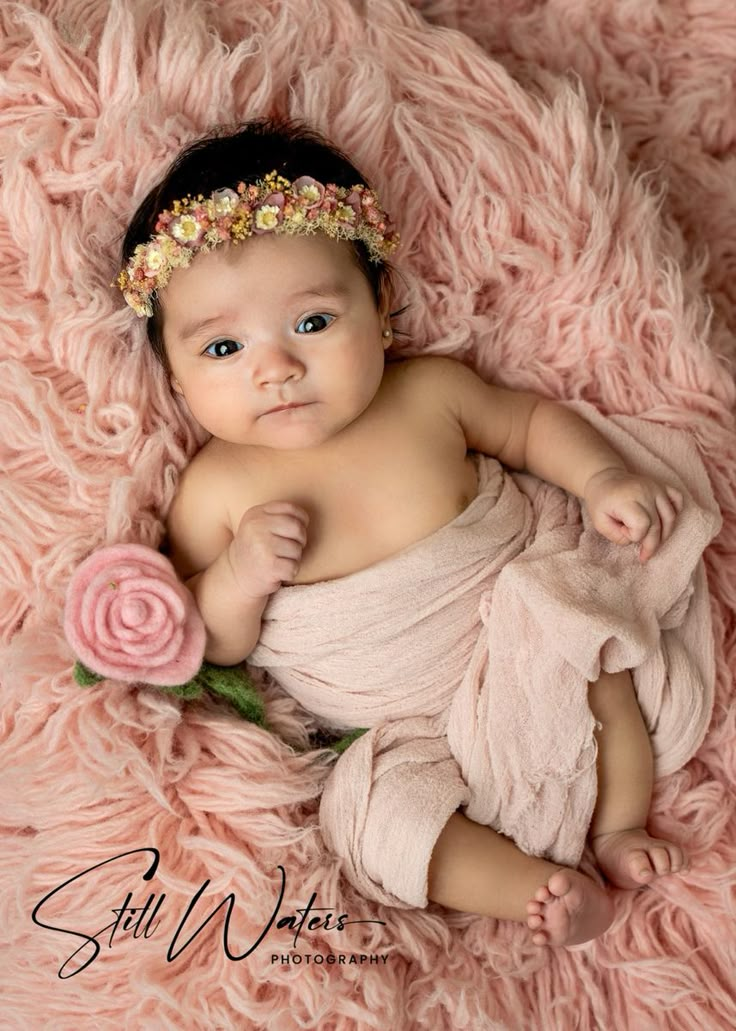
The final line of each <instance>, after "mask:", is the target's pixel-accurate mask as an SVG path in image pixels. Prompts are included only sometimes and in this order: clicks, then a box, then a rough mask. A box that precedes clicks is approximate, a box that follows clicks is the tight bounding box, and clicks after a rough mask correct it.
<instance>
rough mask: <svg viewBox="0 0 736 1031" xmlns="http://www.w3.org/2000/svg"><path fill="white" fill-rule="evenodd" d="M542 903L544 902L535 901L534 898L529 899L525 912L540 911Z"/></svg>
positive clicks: (535, 912) (533, 912)
mask: <svg viewBox="0 0 736 1031" xmlns="http://www.w3.org/2000/svg"><path fill="white" fill-rule="evenodd" d="M543 905H544V903H542V902H537V901H536V900H535V899H529V901H528V902H527V904H526V911H527V913H530V914H533V915H536V914H537V913H541V912H542V908H543Z"/></svg>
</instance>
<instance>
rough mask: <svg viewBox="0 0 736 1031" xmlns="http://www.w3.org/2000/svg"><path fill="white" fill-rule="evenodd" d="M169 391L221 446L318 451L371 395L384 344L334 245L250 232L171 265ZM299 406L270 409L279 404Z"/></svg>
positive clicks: (342, 244) (354, 276)
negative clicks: (224, 443)
mask: <svg viewBox="0 0 736 1031" xmlns="http://www.w3.org/2000/svg"><path fill="white" fill-rule="evenodd" d="M161 306H162V308H163V316H164V341H165V344H166V352H167V355H168V358H169V363H170V365H171V372H172V376H171V382H172V385H173V388H174V390H176V391H177V392H178V393H179V394H181V395H182V396H183V397H184V399H185V400H186V403H187V405H188V406H189V409H190V411H191V413H192V415H193V416H194V418H195V419H196V420H197V421H198V422H199V424H200V425H201V426H202V427H204V429H205V430H207V431H209V432H210V433H212V434H213V435H214V436H215V437H219V438H220V439H221V440H225V441H229V442H231V443H233V444H246V445H250V446H256V447H268V448H278V449H279V450H286V451H291V450H299V449H301V448H306V447H314V446H315V445H318V444H321V443H324V442H325V441H326V440H328V439H330V438H331V437H334V436H335V435H336V434H337V433H339V432H340V431H341V430H342V429H344V428H345V427H346V426H348V425H349V424H350V423H351V422H353V421H354V420H355V419H357V418H358V416H360V415H361V414H362V413H363V412H364V411H365V409H366V408H367V407H368V406H369V405H370V403H371V401H372V400H373V398H374V397H375V395H376V392H377V390H378V387H379V384H380V382H381V379H382V376H383V368H384V349H385V348H386V347H387V346H388V343H389V341H390V338H384V337H383V335H382V331H383V330H384V329H387V328H388V327H389V320H388V315H387V312H386V311H384V310H383V306H382V310H381V311H379V310H378V309H377V306H376V302H375V298H374V295H373V292H372V290H371V287H370V284H369V283H368V280H367V279H366V278H365V276H364V275H363V273H362V272H361V271H360V269H359V268H358V266H357V264H356V263H355V259H354V257H353V251H352V247H351V245H350V244H349V243H347V242H346V241H338V240H332V239H330V238H329V237H327V236H324V235H322V234H320V233H316V234H315V235H314V236H279V237H277V236H254V237H250V238H249V239H248V240H246V241H244V242H242V243H240V244H237V245H235V244H230V243H226V244H224V245H222V246H221V247H218V248H217V249H216V250H214V251H209V252H207V253H200V254H197V255H196V256H195V257H194V260H193V261H192V264H191V265H190V266H189V268H185V269H177V270H176V271H175V272H174V273H173V275H172V277H171V280H170V282H169V284H168V285H167V286H166V287H165V289H164V290H162V291H161ZM292 402H294V403H297V404H299V405H301V407H298V408H290V409H286V410H283V411H279V412H275V411H273V409H274V408H276V407H277V406H279V405H286V404H290V403H292Z"/></svg>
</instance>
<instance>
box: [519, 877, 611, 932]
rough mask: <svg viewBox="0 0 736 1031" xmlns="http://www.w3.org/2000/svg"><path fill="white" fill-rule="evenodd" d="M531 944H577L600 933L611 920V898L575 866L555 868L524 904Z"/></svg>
mask: <svg viewBox="0 0 736 1031" xmlns="http://www.w3.org/2000/svg"><path fill="white" fill-rule="evenodd" d="M526 911H527V913H528V914H529V915H528V916H527V918H526V922H527V925H528V926H529V928H530V929H531V930H532V931H534V932H535V934H534V936H533V937H532V941H533V942H534V944H535V945H578V944H579V943H580V942H587V941H589V940H590V939H591V938H597V937H598V935H599V934H603V932H604V931H605V930H606V928H607V927H608V926H609V925H610V923H611V921H612V920H613V902H612V901H611V899H610V897H609V896H608V894H607V892H606V891H604V889H603V888H601V887H600V886H599V885H597V884H596V883H595V881H593V880H591V879H590V877H586V876H585V874H583V873H580V871H579V870H570V869H567V868H564V869H560V870H556V871H555V872H554V873H553V874H552V876H551V877H550V879H549V880H548V881H547V884H546V886H545V885H543V886H542V887H541V888H538V889H537V891H536V892H535V895H534V898H533V899H530V900H529V902H527V904H526Z"/></svg>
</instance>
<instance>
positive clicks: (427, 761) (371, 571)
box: [248, 402, 721, 908]
mask: <svg viewBox="0 0 736 1031" xmlns="http://www.w3.org/2000/svg"><path fill="white" fill-rule="evenodd" d="M568 407H570V408H572V409H573V410H574V411H577V412H578V414H580V415H582V416H583V417H584V418H586V419H587V420H588V422H590V423H591V424H592V425H593V426H594V427H595V428H596V429H597V430H598V431H599V432H600V433H601V435H602V436H603V437H604V438H606V439H607V440H608V442H609V443H610V444H612V445H613V446H614V447H615V448H617V450H618V451H619V453H620V454H621V455H622V456H623V457H624V458H625V460H626V462H627V464H628V466H629V468H630V469H631V470H632V471H636V472H640V473H648V474H650V475H653V476H656V477H659V478H661V479H663V480H664V481H666V482H667V483H670V484H672V485H673V486H675V487H677V488H678V489H679V490H681V491H682V492H683V494H684V495H685V504H684V506H683V510H682V512H681V514H680V516H679V519H678V521H677V524H676V527H675V530H674V532H673V534H672V536H671V537H670V539H669V540H668V541H667V542H666V543H665V544H664V545H663V546H661V547H660V549H659V550H658V552H657V553H656V554H655V556H654V557H653V558H652V559H650V560H649V562H648V563H646V564H645V565H643V566H642V565H641V564H640V563H639V561H638V558H637V555H636V550H635V548H634V547H633V546H629V547H619V546H617V545H615V544H611V543H610V542H609V541H607V540H606V539H605V538H603V537H602V536H601V535H600V534H599V533H598V532H597V531H596V530H595V529H594V528H593V527H592V525H590V523H589V522H588V519H587V515H586V514H583V517H582V521H581V512H580V505H579V502H578V501H577V499H576V498H574V497H572V496H571V495H569V494H567V493H566V492H565V491H563V490H560V489H559V488H557V487H553V486H551V485H549V484H545V483H543V482H542V481H540V480H538V479H537V478H535V477H533V476H530V475H528V474H523V473H509V472H508V471H507V470H505V469H504V468H503V467H502V466H501V465H500V464H499V463H498V462H497V461H496V460H495V459H492V458H489V457H487V456H485V455H480V454H475V455H474V456H473V457H474V459H475V461H476V464H477V470H478V486H479V493H478V495H477V497H476V498H475V499H474V500H473V501H472V502H471V503H470V505H468V507H467V508H466V509H465V511H464V512H462V513H461V514H460V515H459V516H457V517H456V518H455V519H453V520H452V521H451V522H450V523H448V524H446V525H445V526H443V527H441V528H440V529H439V530H437V531H436V532H435V533H433V534H431V535H430V536H429V537H426V538H424V539H423V540H420V541H418V542H417V543H416V544H414V545H411V546H410V547H408V548H405V549H404V550H402V551H401V552H399V553H398V554H396V555H393V556H391V557H389V558H388V559H386V560H384V561H381V562H378V563H377V564H375V565H373V566H370V567H369V568H367V569H363V570H360V571H358V572H356V573H353V574H351V575H349V576H345V577H341V578H338V579H336V580H330V581H322V582H319V583H315V584H306V585H294V586H291V587H282V588H281V589H280V590H279V591H277V592H276V593H275V594H274V595H273V597H272V598H271V600H270V602H269V604H268V606H267V607H266V610H265V612H264V619H263V627H262V633H261V637H260V640H259V642H258V645H257V646H256V649H255V650H254V652H253V653H252V655H251V656H250V658H249V660H248V661H249V663H250V664H252V665H254V666H259V667H263V668H265V669H266V670H268V671H269V673H270V674H271V675H272V676H273V677H274V679H275V680H276V681H277V682H278V683H280V684H281V685H282V686H283V688H284V689H285V690H286V691H287V692H288V693H289V694H290V695H292V696H293V697H294V698H295V699H296V700H297V701H298V702H299V703H300V704H301V705H302V706H303V707H304V708H305V709H307V710H308V711H310V712H312V713H314V714H315V716H317V717H318V718H319V719H320V720H321V721H322V723H323V725H325V726H328V727H332V728H339V729H345V728H351V727H367V728H370V729H369V730H368V731H367V733H365V734H363V735H362V736H361V737H359V738H358V739H357V740H356V741H354V742H353V743H352V744H351V745H350V747H349V748H348V749H347V750H346V751H345V752H344V753H343V754H342V755H341V756H340V757H339V759H338V760H337V762H336V764H335V766H334V768H333V770H332V771H331V773H330V776H329V778H328V780H327V782H326V785H325V788H324V792H323V795H322V799H321V803H320V827H321V830H322V834H323V836H324V838H325V841H326V843H327V845H328V847H329V848H331V849H332V850H333V851H334V852H335V853H336V854H337V855H338V856H340V857H341V859H342V869H343V873H344V874H345V876H346V877H347V878H348V880H349V881H350V882H351V883H352V884H353V885H354V886H355V887H356V888H357V889H358V891H359V892H361V893H362V894H363V895H365V897H367V898H370V899H374V900H376V901H378V902H381V903H384V904H387V905H390V906H396V907H400V908H410V907H421V908H424V907H425V906H426V905H427V903H428V899H427V870H428V865H429V860H430V857H431V853H432V849H433V847H434V844H435V842H436V840H437V837H438V835H439V833H440V831H441V830H442V828H443V827H444V825H445V823H446V822H447V820H448V818H449V817H450V815H451V814H452V813H453V812H454V811H455V810H456V809H458V807H460V809H461V811H462V812H464V813H465V815H466V816H468V817H469V818H470V819H472V820H474V821H476V822H478V823H482V824H486V825H488V826H490V827H493V828H494V829H495V830H497V831H500V832H501V833H503V834H505V835H507V836H508V837H510V838H512V839H513V840H514V841H515V842H516V843H517V845H518V846H519V847H520V848H521V849H522V850H523V851H525V852H527V853H529V854H533V855H538V856H544V857H546V858H549V859H550V860H552V861H553V862H557V863H561V864H565V865H569V866H573V867H574V866H577V865H578V863H579V862H580V859H581V856H582V852H583V849H584V847H585V840H586V835H587V829H588V826H589V823H590V820H591V817H592V814H593V810H594V808H595V802H596V792H597V775H596V756H597V742H596V740H595V736H594V730H595V720H594V717H593V715H592V713H591V711H590V707H589V705H588V702H587V691H588V682H589V681H594V680H596V679H597V678H598V677H599V675H600V673H601V671H608V672H616V671H619V670H623V669H632V670H633V680H634V684H635V688H636V692H637V697H638V700H639V705H640V707H641V710H642V713H643V716H644V720H645V723H646V725H647V728H648V730H649V732H650V735H651V741H652V748H653V752H654V758H655V776H656V777H661V776H664V775H666V774H668V773H672V772H674V771H675V770H677V769H679V768H680V767H682V766H683V765H684V764H685V763H686V762H687V761H688V760H689V759H690V758H691V757H692V756H693V755H694V753H695V752H696V750H697V749H698V747H699V746H700V744H701V742H702V740H703V738H704V736H705V733H706V730H707V727H708V723H709V719H710V715H711V710H712V706H713V697H714V677H715V673H714V657H713V643H712V637H711V621H710V606H709V597H708V589H707V583H706V577H705V569H704V565H703V563H702V561H701V555H702V552H703V550H704V548H705V547H706V546H707V545H708V543H709V542H710V541H711V540H712V539H713V537H714V536H715V535H716V533H717V532H718V530H719V529H720V525H721V518H720V514H719V511H718V506H717V505H716V502H715V500H714V498H713V495H712V492H711V489H710V485H709V482H708V478H707V475H706V472H705V469H704V466H703V464H702V462H701V460H700V457H699V455H698V453H697V450H696V448H695V445H694V444H693V443H692V442H691V440H690V438H689V437H688V436H687V435H686V434H684V433H682V432H681V431H676V430H673V429H670V428H667V427H662V426H659V425H657V424H656V423H652V422H645V421H643V420H640V419H636V418H632V417H629V416H613V417H610V418H605V417H604V416H602V415H601V414H600V413H598V412H597V410H596V409H594V408H593V407H592V406H591V405H589V404H587V403H585V402H571V403H568Z"/></svg>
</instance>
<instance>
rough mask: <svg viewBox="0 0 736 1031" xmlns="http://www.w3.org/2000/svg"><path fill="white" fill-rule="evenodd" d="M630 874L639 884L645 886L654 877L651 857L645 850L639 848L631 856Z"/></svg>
mask: <svg viewBox="0 0 736 1031" xmlns="http://www.w3.org/2000/svg"><path fill="white" fill-rule="evenodd" d="M629 874H630V875H631V877H633V879H634V880H635V881H638V882H639V884H644V883H646V882H647V881H650V880H651V879H652V877H654V870H653V869H652V864H651V862H650V860H649V855H648V854H647V853H646V852H645V851H644V850H643V849H640V848H637V849H636V850H635V851H633V852H632V853H631V855H630V856H629Z"/></svg>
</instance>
